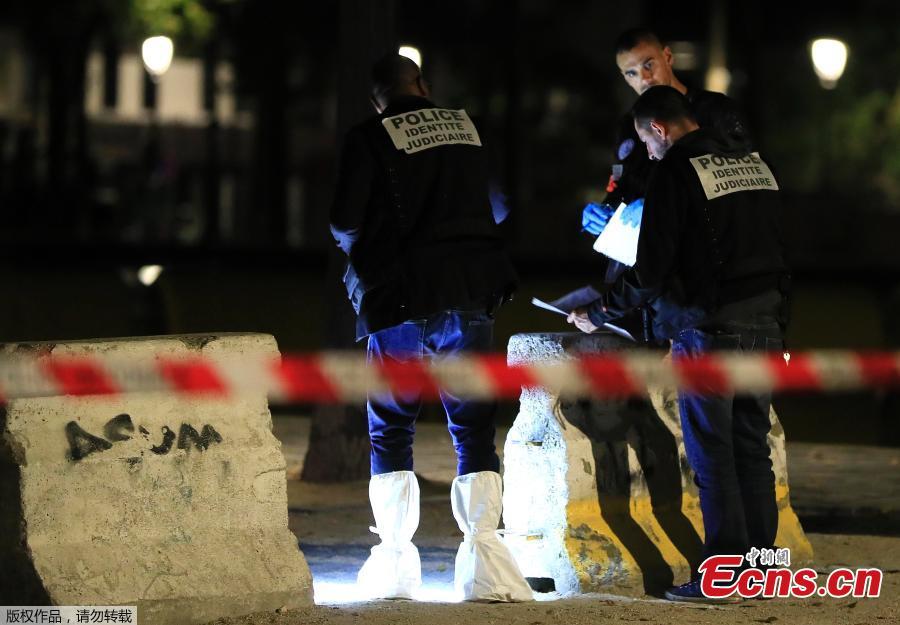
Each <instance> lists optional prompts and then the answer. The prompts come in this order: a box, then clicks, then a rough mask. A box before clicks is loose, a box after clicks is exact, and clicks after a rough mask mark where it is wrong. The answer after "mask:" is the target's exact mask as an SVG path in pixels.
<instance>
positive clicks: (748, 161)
mask: <svg viewBox="0 0 900 625" xmlns="http://www.w3.org/2000/svg"><path fill="white" fill-rule="evenodd" d="M689 160H690V161H691V165H693V166H694V169H695V170H696V172H697V176H699V178H700V185H701V186H702V187H703V191H704V193H706V199H707V200H713V199H715V198H718V197H722V196H723V195H728V194H729V193H737V192H738V191H761V190H765V191H778V182H777V181H776V180H775V176H774V175H772V170H771V169H769V166H768V165H766V162H765V161H764V160H762V159H761V158H760V157H759V152H753V153H752V154H748V155H747V156H742V157H738V158H730V157H727V156H719V155H717V154H705V155H703V156H697V157H695V158H692V159H689Z"/></svg>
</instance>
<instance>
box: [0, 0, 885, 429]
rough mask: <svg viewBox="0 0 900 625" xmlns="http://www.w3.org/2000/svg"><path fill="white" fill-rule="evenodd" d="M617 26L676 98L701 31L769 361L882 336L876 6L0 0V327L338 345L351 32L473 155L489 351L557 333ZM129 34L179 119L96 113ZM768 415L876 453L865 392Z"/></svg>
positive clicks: (356, 46)
mask: <svg viewBox="0 0 900 625" xmlns="http://www.w3.org/2000/svg"><path fill="white" fill-rule="evenodd" d="M639 24H642V25H647V26H649V27H651V28H654V29H655V30H657V31H658V32H659V34H660V35H661V36H662V37H664V38H665V39H667V40H668V41H669V42H671V43H672V44H673V46H675V47H676V50H677V51H678V50H680V51H687V52H690V53H691V54H692V58H693V64H691V62H690V59H689V58H687V59H686V58H684V57H681V60H680V61H679V63H680V67H679V66H677V68H676V72H677V73H678V74H679V76H680V77H681V78H682V80H683V81H684V82H685V83H686V84H689V85H694V86H698V87H703V85H704V75H705V72H706V69H707V67H708V63H709V59H710V53H711V51H712V50H713V49H714V45H713V42H714V41H715V40H717V38H718V40H720V41H721V42H722V43H723V47H722V48H721V49H722V51H724V53H725V63H726V66H727V68H728V70H729V72H730V75H731V83H730V87H729V95H731V96H733V97H734V98H736V99H737V100H738V101H739V102H740V104H741V105H742V106H743V108H744V109H745V111H746V113H747V116H748V119H749V121H750V125H751V132H752V133H753V135H754V137H755V139H756V143H757V146H758V148H759V149H760V151H761V152H763V153H764V154H765V155H767V156H768V157H769V159H770V160H771V162H772V164H773V165H774V168H775V170H776V172H777V174H778V176H779V181H780V183H781V186H782V189H783V195H784V198H785V214H784V227H785V235H786V240H787V244H788V253H789V259H790V263H791V265H792V267H793V269H794V273H795V284H796V291H795V300H794V306H793V308H794V320H793V324H792V326H791V329H790V332H789V335H788V342H789V346H790V347H791V348H793V349H808V348H847V349H898V348H900V245H898V244H897V239H898V235H900V3H896V2H891V1H887V0H881V1H876V0H858V1H856V2H853V3H792V2H774V1H770V0H761V1H755V2H741V3H735V2H725V1H724V0H710V1H709V2H695V3H690V2H680V3H677V2H651V1H645V2H639V1H636V2H596V1H594V2H589V1H586V0H581V1H579V0H575V1H567V2H552V1H550V0H510V1H499V0H496V1H487V0H482V1H478V0H457V1H456V2H453V3H432V2H421V1H419V2H412V1H408V0H396V1H394V2H387V1H380V2H371V3H370V2H363V0H352V1H351V0H345V1H344V2H337V1H334V2H306V1H295V2H276V1H272V0H231V1H227V0H207V1H199V0H128V1H124V0H81V1H77V2H72V1H68V2H67V1H63V0H29V1H28V2H18V1H16V0H7V1H6V2H4V3H3V4H2V6H0V284H3V285H4V287H5V289H4V297H3V306H2V307H0V337H2V340H4V341H34V340H63V339H75V338H96V337H107V336H130V335H143V334H158V333H182V332H210V331H225V330H230V331H264V332H270V333H273V334H274V335H275V336H276V338H277V339H278V341H279V344H280V346H281V348H282V350H283V351H297V350H317V349H322V348H325V347H327V346H333V345H341V344H343V345H346V344H347V337H348V336H349V335H350V333H351V331H352V329H351V325H352V317H351V311H350V309H349V305H347V304H346V303H345V301H344V300H343V298H342V296H341V288H340V285H339V284H338V283H337V280H336V278H335V276H336V275H337V269H336V268H335V256H334V252H333V251H332V249H333V248H332V241H331V239H330V236H329V234H328V230H327V215H328V208H329V204H330V201H331V197H332V194H333V189H334V187H333V185H334V174H335V164H336V158H337V153H338V149H339V145H340V136H341V134H342V132H343V130H345V129H346V127H347V126H348V125H349V124H350V123H353V122H355V121H359V119H360V118H361V116H362V115H365V114H367V113H368V112H369V108H368V107H369V105H368V101H367V91H366V88H365V84H364V82H365V81H364V74H365V72H364V71H363V70H361V69H360V68H366V67H368V65H369V64H370V62H371V61H372V60H374V57H375V56H376V55H375V51H376V50H375V48H377V46H378V44H377V42H393V44H394V45H396V44H403V45H413V46H416V47H417V48H419V49H420V51H421V53H422V55H423V59H424V60H423V71H424V73H425V74H426V77H427V79H428V80H429V81H430V82H431V84H432V86H433V95H434V98H433V99H434V100H435V101H436V102H437V103H438V104H439V105H441V106H447V107H462V108H465V109H466V110H467V111H468V112H469V113H470V115H472V117H473V118H475V119H476V120H477V121H478V122H479V123H480V125H481V128H482V131H483V136H484V137H485V138H486V140H487V141H490V143H491V150H492V154H493V161H494V163H495V167H496V175H497V177H498V179H499V180H501V181H502V182H503V184H504V186H505V189H506V192H507V195H508V197H509V202H510V206H511V208H512V218H511V219H510V221H509V223H508V224H506V225H505V226H504V229H505V234H506V236H507V237H508V241H509V247H510V250H511V252H512V254H513V256H514V259H515V261H516V263H517V266H518V268H519V270H520V273H521V276H522V288H521V291H520V293H519V295H518V296H517V298H516V300H515V301H514V302H513V303H512V304H511V305H510V306H509V307H508V308H507V309H506V310H504V311H502V312H501V315H500V317H499V320H498V325H497V337H496V345H497V347H498V349H503V348H504V346H505V342H506V340H507V338H508V336H509V335H510V334H512V333H515V332H525V331H538V330H560V331H562V330H565V329H566V326H565V325H564V324H562V323H561V320H560V319H557V318H555V317H553V316H552V315H550V314H549V313H546V312H543V311H539V310H536V309H533V308H532V307H531V306H530V305H529V303H528V302H529V300H530V298H531V297H532V296H535V295H536V296H539V297H544V298H550V299H552V298H553V297H555V296H558V295H561V294H562V293H564V292H566V291H567V290H570V289H571V288H574V287H578V286H582V285H584V284H588V283H590V282H591V281H596V280H597V278H598V275H597V271H598V260H597V257H596V255H595V254H594V252H592V251H591V247H590V246H591V242H592V241H591V239H589V238H588V237H587V236H586V235H584V234H582V233H581V232H580V217H581V208H582V206H583V205H584V203H585V202H586V201H589V200H600V199H602V197H603V189H604V186H605V184H606V180H607V177H608V175H609V166H610V163H611V160H612V156H613V139H614V132H615V126H616V123H617V120H618V119H619V118H620V117H621V115H622V114H623V113H624V112H625V111H627V110H628V107H629V105H630V103H631V102H632V101H633V99H634V97H635V96H634V94H633V93H632V92H631V91H630V89H628V88H627V86H626V85H625V83H624V81H623V80H622V79H621V77H620V76H619V73H618V70H617V68H616V67H615V63H614V51H613V42H614V39H615V37H616V35H617V34H618V33H619V32H620V31H622V30H623V29H625V28H628V27H631V26H635V25H639ZM349 33H363V34H364V35H365V37H363V38H354V37H352V36H348V34H349ZM156 34H166V35H169V36H171V37H172V38H173V39H174V40H175V55H176V59H187V60H192V61H194V65H195V66H196V68H197V72H198V73H197V76H198V77H199V80H198V81H197V83H196V85H195V88H196V89H197V90H199V91H198V94H199V95H198V96H197V98H196V100H197V103H198V104H197V111H196V115H194V118H193V121H190V120H188V121H178V120H174V121H173V120H171V119H167V118H166V116H165V115H163V114H161V113H160V114H157V112H156V107H155V104H154V103H155V101H156V100H159V98H161V97H162V96H161V95H160V93H155V91H154V86H153V83H152V81H151V80H150V79H149V77H145V78H144V86H143V90H142V91H141V92H140V93H139V98H140V105H141V107H142V110H140V111H139V113H138V114H137V115H123V114H120V113H117V112H116V111H118V110H120V108H121V106H122V104H121V103H122V102H123V99H127V97H129V96H127V94H126V88H125V86H124V84H120V83H122V81H121V80H119V78H120V77H121V76H122V75H123V74H122V73H121V71H119V72H118V73H117V71H116V68H117V67H121V65H122V63H123V59H125V58H126V57H129V56H130V57H131V58H134V57H135V55H137V57H139V55H140V43H141V41H143V39H144V38H145V37H147V36H150V35H156ZM820 36H831V37H838V38H840V39H842V40H844V41H845V42H846V43H847V46H848V48H849V57H848V63H847V67H846V70H845V72H844V75H843V77H842V78H841V79H840V81H839V83H838V85H837V87H836V88H835V89H833V90H825V89H823V88H822V86H821V85H820V84H819V82H818V79H817V78H816V76H815V74H814V72H813V67H812V63H811V61H810V54H809V43H810V41H811V40H812V39H813V38H816V37H820ZM363 39H364V40H363ZM373 41H374V42H376V43H375V44H373V43H372V42H373ZM90 58H95V59H97V62H96V63H95V65H93V66H92V65H91V63H89V62H88V61H89V59H90ZM684 61H688V63H687V65H684V63H683V62H684ZM223 64H227V65H228V67H229V71H228V72H227V73H221V72H219V71H218V70H217V68H218V67H220V66H221V65H223ZM91 67H95V69H90V68H91ZM96 68H100V69H96ZM92 72H93V73H92ZM98 72H99V73H98ZM117 76H118V77H119V78H117ZM165 80H166V78H165V77H164V78H163V82H161V83H160V85H159V86H158V88H157V91H160V92H161V90H164V89H166V84H167V83H166V82H165ZM92 85H93V86H92ZM92 93H96V94H99V95H98V96H97V98H99V99H98V100H97V102H96V103H95V104H89V103H88V104H86V102H88V101H89V100H90V98H91V97H92V96H91V94H92ZM136 93H138V92H136ZM222 94H225V96H223V95H222ZM226 96H227V97H228V98H230V100H229V101H231V102H232V103H233V106H232V108H233V110H231V112H229V113H228V114H227V115H225V114H224V113H222V110H224V109H220V108H219V105H218V104H217V102H219V101H220V98H222V97H226ZM135 97H138V96H135ZM167 97H171V91H170V92H168V94H167ZM155 99H156V100H155ZM117 107H120V108H117ZM149 264H158V265H161V266H162V267H163V268H164V269H163V272H162V274H161V275H160V277H159V279H158V280H157V281H156V282H154V283H153V284H152V285H151V286H149V287H148V286H144V285H143V284H141V283H140V282H139V281H138V279H137V270H138V268H140V267H141V266H144V265H149ZM776 406H777V407H778V409H779V410H780V412H781V413H782V421H783V422H784V424H785V427H786V429H787V434H788V437H789V438H792V437H793V438H799V439H804V440H829V441H835V442H837V441H841V442H859V443H874V444H892V445H896V444H900V427H898V421H900V416H898V413H900V402H898V400H897V398H896V397H894V396H891V395H887V394H874V393H866V394H859V395H852V396H851V395H848V396H836V397H829V398H821V397H819V398H816V397H810V396H794V397H786V398H779V400H778V401H777V402H776ZM510 410H512V409H510Z"/></svg>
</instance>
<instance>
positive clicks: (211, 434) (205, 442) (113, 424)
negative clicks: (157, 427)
mask: <svg viewBox="0 0 900 625" xmlns="http://www.w3.org/2000/svg"><path fill="white" fill-rule="evenodd" d="M138 431H139V432H140V434H141V436H142V437H143V438H145V439H147V440H150V436H151V433H150V431H149V430H147V429H146V428H145V427H143V426H139V428H138ZM161 433H162V440H161V441H160V442H159V443H158V444H154V445H153V446H152V447H150V451H151V452H153V453H154V454H156V455H158V456H163V455H165V454H167V453H169V452H170V451H172V447H173V446H175V447H177V448H178V449H183V450H185V451H189V450H190V449H191V448H194V449H198V450H200V451H206V450H207V449H209V446H210V445H212V444H213V443H221V442H222V435H221V434H219V433H218V432H217V431H216V429H215V428H214V427H213V426H211V425H209V424H206V425H204V426H203V428H202V429H201V430H200V432H197V430H196V429H195V428H194V427H193V426H192V425H190V424H188V423H182V424H181V427H180V428H179V429H178V433H177V434H176V433H175V432H173V431H172V430H171V428H169V427H168V426H165V425H164V426H163V427H162V429H161ZM132 438H134V422H133V421H132V420H131V416H130V415H127V414H120V415H116V416H115V417H113V418H112V419H110V420H109V421H107V422H106V425H104V426H103V436H102V437H100V436H96V435H95V434H91V433H90V432H88V431H87V430H85V429H84V428H82V427H81V426H80V425H78V423H77V422H75V421H69V422H68V423H67V424H66V440H67V441H68V442H69V458H70V459H71V460H74V461H78V460H81V459H83V458H86V457H87V456H89V455H91V454H92V453H95V452H98V451H106V450H107V449H110V448H112V446H113V443H118V442H121V441H127V440H131V439H132ZM151 442H152V441H151Z"/></svg>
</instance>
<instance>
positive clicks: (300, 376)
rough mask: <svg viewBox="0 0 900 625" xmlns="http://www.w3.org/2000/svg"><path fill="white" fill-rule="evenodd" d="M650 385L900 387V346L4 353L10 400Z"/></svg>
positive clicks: (506, 393) (602, 391)
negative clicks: (423, 354) (269, 355)
mask: <svg viewBox="0 0 900 625" xmlns="http://www.w3.org/2000/svg"><path fill="white" fill-rule="evenodd" d="M647 386H664V387H670V388H672V387H675V386H678V387H681V388H685V389H688V390H693V391H698V392H704V391H707V392H722V391H735V392H766V391H812V392H831V391H850V390H860V389H867V388H882V389H883V388H900V352H880V353H857V352H835V351H829V352H825V351H822V352H807V353H795V354H792V357H791V359H790V364H788V363H787V362H786V361H785V359H784V358H783V357H782V356H781V354H761V355H757V354H748V355H734V354H711V355H708V356H706V357H703V358H700V359H697V360H684V361H672V360H670V359H668V358H662V357H661V355H659V354H656V353H652V352H631V353H628V352H615V353H609V354H605V355H586V356H583V357H581V358H578V359H574V358H573V359H562V360H554V361H544V362H528V363H516V364H511V365H507V363H506V357H505V356H503V355H472V356H465V357H460V358H455V359H448V360H443V361H439V362H434V363H431V364H427V363H423V362H409V363H398V362H387V363H385V364H383V365H380V366H379V365H371V366H367V365H366V362H365V357H364V356H362V355H360V354H357V353H352V354H348V353H339V352H323V353H320V354H311V355H289V356H284V357H283V358H281V359H277V360H272V359H262V358H253V357H241V358H233V359H228V358H223V357H216V358H204V357H197V358H171V357H169V358H164V357H158V358H155V359H145V360H136V359H127V360H126V359H122V358H113V357H109V358H105V357H99V356H79V357H68V356H67V357H62V356H49V357H48V356H44V357H23V356H21V355H16V356H14V357H5V358H2V359H0V400H2V401H10V400H14V399H19V398H24V397H53V396H60V395H119V394H123V393H136V392H166V393H175V394H181V395H185V396H196V397H206V398H220V399H222V398H227V397H228V396H230V395H234V394H240V393H245V392H255V393H267V394H268V396H269V398H270V399H271V400H272V401H273V402H314V403H336V402H359V401H362V400H364V399H365V398H366V393H367V391H372V392H376V393H378V392H384V391H393V392H395V393H398V394H400V395H406V396H409V395H414V394H419V395H421V396H422V397H423V398H424V399H428V400H430V399H437V398H438V397H439V394H440V392H442V391H443V392H447V393H449V394H451V395H453V396H456V397H461V398H470V399H516V398H518V396H519V394H520V392H521V391H522V388H523V387H526V388H527V387H543V388H546V389H548V390H550V391H552V392H554V393H556V394H559V395H561V396H565V397H587V396H593V397H623V396H628V395H640V394H642V393H644V392H646V391H645V389H646V388H647Z"/></svg>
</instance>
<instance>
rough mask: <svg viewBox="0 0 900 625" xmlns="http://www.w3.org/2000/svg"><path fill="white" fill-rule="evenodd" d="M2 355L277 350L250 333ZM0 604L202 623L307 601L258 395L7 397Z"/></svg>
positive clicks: (0, 495) (0, 496)
mask: <svg viewBox="0 0 900 625" xmlns="http://www.w3.org/2000/svg"><path fill="white" fill-rule="evenodd" d="M0 351H2V353H3V354H4V355H7V356H10V357H12V358H15V357H16V355H29V356H34V355H35V354H47V355H50V354H52V355H53V356H54V357H59V356H76V355H77V356H91V355H96V354H103V355H105V356H110V357H114V358H117V359H118V358H129V357H134V358H139V359H146V358H152V357H154V356H167V357H179V356H191V355H195V356H196V355H203V356H204V357H207V358H211V359H213V360H214V361H215V360H217V359H220V358H221V359H234V358H236V357H237V358H240V357H243V356H246V357H248V358H249V357H257V356H267V357H270V358H274V357H277V356H278V348H277V345H276V343H275V339H274V338H273V337H271V336H269V335H265V334H221V335H215V336H206V335H204V336H199V335H190V336H169V337H149V338H133V339H110V340H96V341H76V342H67V343H57V344H52V343H31V344H7V345H3V346H0ZM0 436H2V439H0V441H2V443H0V501H2V502H3V506H2V510H0V562H2V566H0V600H2V602H3V603H4V605H47V604H51V605H137V606H138V615H139V622H140V623H142V624H145V625H147V624H152V623H163V624H168V623H172V624H175V623H178V624H187V623H202V622H207V621H210V620H214V619H216V618H218V617H223V616H235V615H239V614H247V613H250V612H256V611H266V610H275V609H277V608H281V607H286V608H292V607H299V606H304V605H309V604H311V603H312V582H311V578H310V573H309V568H308V567H307V564H306V560H305V559H304V557H303V554H302V553H301V552H300V549H299V547H298V544H297V539H296V538H295V537H294V535H293V534H292V533H291V532H290V530H289V529H288V518H287V488H286V480H285V461H284V457H283V455H282V453H281V445H280V443H279V442H278V440H277V439H276V438H275V437H274V436H273V434H272V420H271V415H270V414H269V409H268V403H267V399H266V397H265V395H264V394H263V393H262V392H259V393H256V394H252V395H248V394H242V395H232V396H228V397H224V398H221V399H206V398H188V397H184V396H176V395H174V394H172V393H167V392H153V393H132V394H127V395H120V396H115V397H113V396H110V397H95V398H86V397H85V398H77V397H49V398H30V399H17V400H13V401H11V402H10V403H9V404H8V405H6V406H5V409H4V412H3V415H2V420H0Z"/></svg>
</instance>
